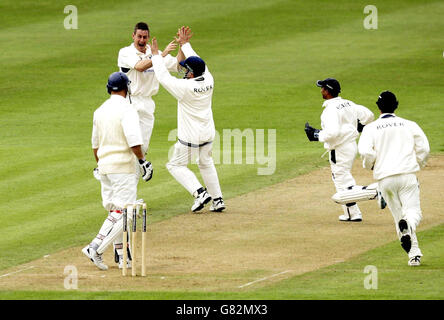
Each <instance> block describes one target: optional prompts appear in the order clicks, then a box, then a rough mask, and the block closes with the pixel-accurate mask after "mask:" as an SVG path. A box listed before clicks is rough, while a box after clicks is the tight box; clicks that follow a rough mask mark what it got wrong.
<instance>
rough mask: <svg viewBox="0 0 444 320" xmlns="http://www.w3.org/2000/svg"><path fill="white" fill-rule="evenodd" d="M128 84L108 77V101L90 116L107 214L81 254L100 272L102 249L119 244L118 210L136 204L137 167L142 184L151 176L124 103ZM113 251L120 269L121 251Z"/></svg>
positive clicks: (119, 76) (133, 117)
mask: <svg viewBox="0 0 444 320" xmlns="http://www.w3.org/2000/svg"><path fill="white" fill-rule="evenodd" d="M129 84H130V81H129V79H128V77H127V76H126V75H125V74H124V73H122V72H114V73H113V74H111V75H110V77H109V79H108V84H107V88H108V93H109V94H111V97H110V98H109V99H108V100H106V101H105V102H104V103H103V104H102V105H101V106H100V107H99V108H98V109H97V110H96V111H95V112H94V119H93V130H92V147H93V151H94V157H95V158H96V161H97V164H98V168H99V174H100V182H101V184H102V204H103V206H104V207H105V209H106V210H107V211H108V212H109V214H108V217H107V218H106V220H105V221H104V223H103V225H102V227H101V228H100V231H99V233H98V234H97V236H96V237H95V238H94V239H93V240H92V241H91V243H90V244H89V245H88V246H86V247H85V248H83V249H82V252H83V253H84V254H85V255H86V256H87V257H88V258H89V259H91V260H92V261H93V262H94V264H95V265H96V266H97V267H98V268H99V269H101V270H107V269H108V266H107V265H106V264H105V263H104V262H103V259H102V254H103V252H104V251H105V249H106V248H107V247H108V246H109V245H110V244H111V243H112V242H113V241H114V240H116V239H118V237H120V239H119V242H120V243H122V235H123V232H122V231H123V229H122V228H123V224H122V209H123V207H124V206H125V205H126V204H130V203H134V202H135V201H136V196H137V183H138V180H139V167H140V171H141V173H142V178H143V180H145V181H148V180H150V179H151V176H152V167H151V163H150V162H148V161H146V160H145V157H144V154H143V152H142V142H143V139H142V136H141V134H140V127H139V116H138V114H137V112H136V110H135V109H134V108H133V107H132V105H131V104H130V103H129V102H128V100H126V99H125V98H126V97H127V95H128V90H129ZM137 161H138V162H139V164H138V163H137ZM116 250H117V252H118V256H119V266H120V267H121V261H122V255H123V248H122V247H120V248H116Z"/></svg>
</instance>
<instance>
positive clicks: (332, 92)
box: [324, 87, 339, 98]
mask: <svg viewBox="0 0 444 320" xmlns="http://www.w3.org/2000/svg"><path fill="white" fill-rule="evenodd" d="M324 89H326V90H327V91H328V92H329V93H330V94H331V96H332V97H333V98H336V97H337V96H338V95H339V91H337V90H331V89H330V88H327V87H324Z"/></svg>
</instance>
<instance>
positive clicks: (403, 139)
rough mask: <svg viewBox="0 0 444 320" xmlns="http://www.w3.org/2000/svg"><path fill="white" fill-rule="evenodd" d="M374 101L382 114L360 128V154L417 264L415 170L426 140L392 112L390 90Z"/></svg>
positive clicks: (394, 105) (411, 262)
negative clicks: (376, 182)
mask: <svg viewBox="0 0 444 320" xmlns="http://www.w3.org/2000/svg"><path fill="white" fill-rule="evenodd" d="M376 104H377V105H378V108H379V110H380V111H381V116H380V117H379V119H377V120H376V121H374V122H372V123H370V124H369V125H367V126H366V127H365V128H364V130H363V131H362V135H361V139H360V140H359V144H358V147H359V153H360V154H361V156H362V157H363V166H364V168H367V169H371V170H373V177H374V178H375V179H376V180H377V181H378V189H379V191H380V192H381V193H382V195H383V197H384V198H385V201H386V202H387V206H388V207H389V209H390V211H391V212H392V215H393V219H394V220H395V225H396V231H397V233H398V237H399V239H400V241H401V246H402V248H403V249H404V250H405V251H406V252H407V254H408V256H409V261H408V265H409V266H419V265H420V264H421V257H422V253H421V250H420V249H419V246H418V239H417V237H416V228H417V227H418V225H419V223H420V221H421V219H422V213H421V207H420V199H419V183H418V180H417V178H416V175H415V173H416V172H418V171H419V170H420V168H421V167H424V166H425V165H426V161H427V157H428V155H429V152H430V146H429V142H428V140H427V137H426V135H425V134H424V132H423V131H422V129H421V128H420V127H419V126H418V125H417V124H416V123H415V122H413V121H409V120H406V119H403V118H400V117H398V116H396V115H395V113H394V112H395V110H396V108H397V107H398V101H397V100H396V96H395V95H394V94H393V93H392V92H390V91H384V92H382V93H381V94H380V95H379V98H378V101H377V102H376Z"/></svg>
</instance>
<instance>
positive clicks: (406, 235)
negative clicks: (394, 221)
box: [398, 219, 412, 253]
mask: <svg viewBox="0 0 444 320" xmlns="http://www.w3.org/2000/svg"><path fill="white" fill-rule="evenodd" d="M398 227H399V232H401V239H400V241H401V247H402V248H403V249H404V250H405V252H407V253H409V252H410V249H411V248H412V237H411V235H410V228H409V225H408V224H407V221H405V220H404V219H401V220H399V222H398Z"/></svg>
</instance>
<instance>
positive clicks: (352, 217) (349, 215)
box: [339, 204, 362, 222]
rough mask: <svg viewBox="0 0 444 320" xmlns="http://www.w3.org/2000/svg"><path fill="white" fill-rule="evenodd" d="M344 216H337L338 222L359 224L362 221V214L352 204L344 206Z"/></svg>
mask: <svg viewBox="0 0 444 320" xmlns="http://www.w3.org/2000/svg"><path fill="white" fill-rule="evenodd" d="M343 209H344V214H343V215H340V216H339V221H346V222H360V221H362V214H361V211H360V210H359V207H358V206H357V205H356V204H354V205H351V206H347V205H344V206H343Z"/></svg>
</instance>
